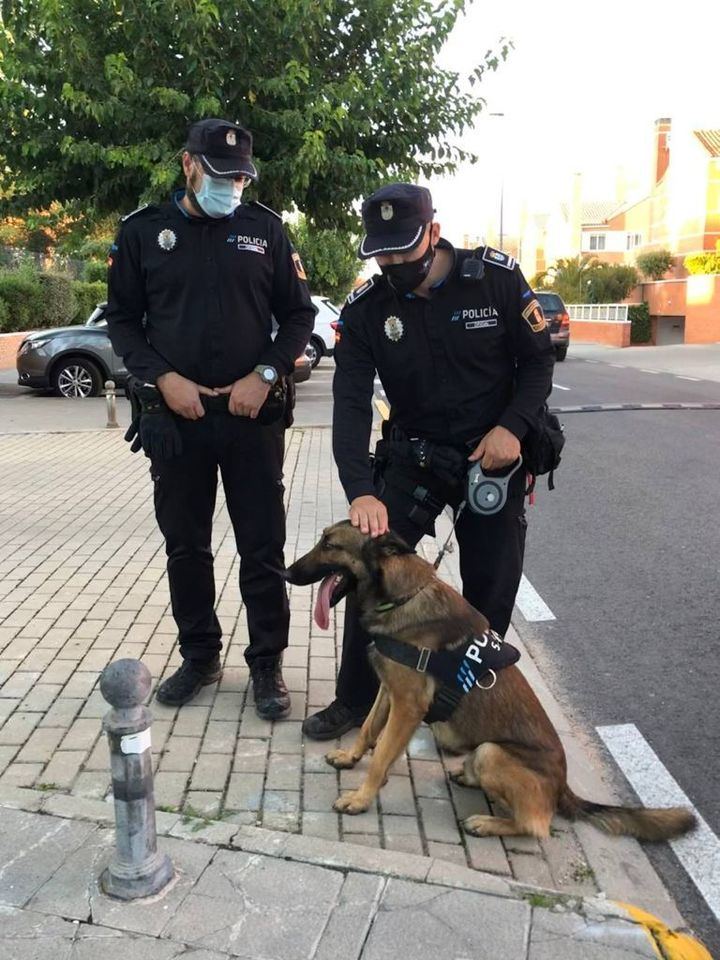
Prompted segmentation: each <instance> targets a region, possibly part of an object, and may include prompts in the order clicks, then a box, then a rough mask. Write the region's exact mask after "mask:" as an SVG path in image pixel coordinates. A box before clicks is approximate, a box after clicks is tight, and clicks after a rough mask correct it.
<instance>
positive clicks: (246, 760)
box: [233, 738, 269, 773]
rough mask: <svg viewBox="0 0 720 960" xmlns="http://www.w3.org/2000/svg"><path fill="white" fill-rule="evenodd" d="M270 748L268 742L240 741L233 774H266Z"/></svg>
mask: <svg viewBox="0 0 720 960" xmlns="http://www.w3.org/2000/svg"><path fill="white" fill-rule="evenodd" d="M268 746H269V745H268V741H267V740H250V739H244V738H241V739H239V740H238V741H237V747H236V749H235V757H234V760H233V773H264V772H265V768H266V766H267V757H268Z"/></svg>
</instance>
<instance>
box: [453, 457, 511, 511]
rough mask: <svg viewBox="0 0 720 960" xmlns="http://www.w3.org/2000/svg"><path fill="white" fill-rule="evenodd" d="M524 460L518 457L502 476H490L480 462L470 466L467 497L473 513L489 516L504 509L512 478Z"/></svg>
mask: <svg viewBox="0 0 720 960" xmlns="http://www.w3.org/2000/svg"><path fill="white" fill-rule="evenodd" d="M522 462H523V461H522V457H518V458H517V460H516V462H515V463H514V464H513V465H512V467H511V468H510V470H509V471H508V472H507V473H506V474H505V475H504V476H501V477H497V476H494V477H491V476H488V474H486V473H485V472H484V471H483V468H482V467H481V466H480V463H479V462H477V463H474V464H473V465H472V466H471V467H470V469H469V470H468V475H467V495H466V499H467V504H468V506H469V507H470V509H471V510H472V511H473V513H479V514H480V515H481V516H484V517H489V516H490V515H491V514H493V513H499V512H500V510H502V508H503V507H504V506H505V503H506V501H507V495H508V485H509V483H510V478H511V477H512V476H513V475H514V474H516V473H517V471H518V470H519V469H520V467H521V466H522Z"/></svg>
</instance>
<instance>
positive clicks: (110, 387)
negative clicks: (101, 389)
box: [105, 380, 120, 427]
mask: <svg viewBox="0 0 720 960" xmlns="http://www.w3.org/2000/svg"><path fill="white" fill-rule="evenodd" d="M116 399H117V397H116V394H115V381H114V380H106V381H105V403H106V405H107V423H106V424H105V426H106V427H119V426H120V424H119V423H118V421H117V404H116Z"/></svg>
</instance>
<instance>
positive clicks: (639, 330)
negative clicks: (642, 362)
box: [628, 303, 651, 343]
mask: <svg viewBox="0 0 720 960" xmlns="http://www.w3.org/2000/svg"><path fill="white" fill-rule="evenodd" d="M628 319H629V320H630V343H649V342H650V332H651V325H650V308H649V307H648V305H647V303H634V304H632V305H631V306H630V307H628Z"/></svg>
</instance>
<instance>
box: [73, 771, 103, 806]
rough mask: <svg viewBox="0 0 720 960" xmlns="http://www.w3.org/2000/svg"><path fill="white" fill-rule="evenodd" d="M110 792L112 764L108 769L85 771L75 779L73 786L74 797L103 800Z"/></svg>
mask: <svg viewBox="0 0 720 960" xmlns="http://www.w3.org/2000/svg"><path fill="white" fill-rule="evenodd" d="M109 791H110V764H109V762H108V769H107V770H106V771H103V770H84V771H83V772H82V773H79V774H78V775H77V777H76V778H75V781H74V782H73V785H72V792H73V796H76V797H87V798H89V799H92V800H102V799H103V798H104V797H106V796H107V794H108V792H109Z"/></svg>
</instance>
